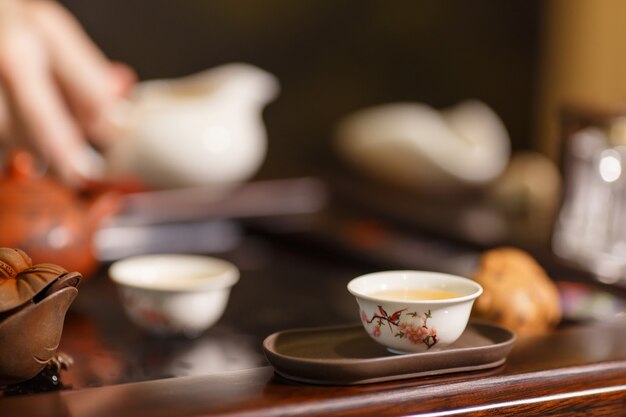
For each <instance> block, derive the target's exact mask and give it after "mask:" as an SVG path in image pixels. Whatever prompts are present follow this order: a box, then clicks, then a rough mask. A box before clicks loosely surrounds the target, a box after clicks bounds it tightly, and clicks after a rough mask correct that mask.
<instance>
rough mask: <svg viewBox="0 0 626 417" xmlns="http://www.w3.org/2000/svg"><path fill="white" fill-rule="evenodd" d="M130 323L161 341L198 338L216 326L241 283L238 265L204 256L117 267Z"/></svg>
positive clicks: (146, 259)
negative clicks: (169, 337) (168, 337)
mask: <svg viewBox="0 0 626 417" xmlns="http://www.w3.org/2000/svg"><path fill="white" fill-rule="evenodd" d="M109 276H110V278H111V280H113V282H115V283H116V284H117V286H118V290H119V293H120V297H121V301H122V305H123V307H124V310H125V312H126V314H127V315H128V317H129V318H130V319H131V321H132V322H134V323H135V324H137V325H138V326H139V327H141V328H143V329H145V330H147V331H148V332H150V333H153V334H157V335H177V334H183V335H186V336H188V337H195V336H198V335H199V334H200V333H202V332H203V331H204V330H206V329H208V328H209V327H211V326H212V325H213V324H215V323H216V322H217V321H218V320H219V319H220V317H221V316H222V314H223V313H224V310H225V309H226V304H227V303H228V297H229V295H230V290H231V288H232V286H233V285H235V284H236V283H237V281H238V280H239V270H238V269H237V267H236V266H235V265H233V264H232V263H230V262H227V261H225V260H222V259H218V258H213V257H208V256H199V255H178V254H163V255H146V256H137V257H131V258H127V259H124V260H121V261H118V262H115V263H113V265H111V268H110V269H109Z"/></svg>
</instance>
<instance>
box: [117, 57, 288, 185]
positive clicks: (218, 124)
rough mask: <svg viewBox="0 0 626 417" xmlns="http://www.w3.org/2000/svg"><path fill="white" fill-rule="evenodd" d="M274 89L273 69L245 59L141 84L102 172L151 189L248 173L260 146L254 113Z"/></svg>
mask: <svg viewBox="0 0 626 417" xmlns="http://www.w3.org/2000/svg"><path fill="white" fill-rule="evenodd" d="M278 90H279V85H278V81H277V79H276V78H275V77H274V76H273V75H271V74H269V73H267V72H265V71H263V70H261V69H259V68H257V67H254V66H252V65H247V64H228V65H223V66H220V67H216V68H213V69H209V70H206V71H204V72H201V73H198V74H195V75H191V76H187V77H184V78H179V79H172V80H153V81H146V82H142V83H140V84H139V85H138V86H137V88H136V91H134V92H133V94H132V95H131V98H130V100H129V102H128V105H127V108H125V109H124V110H123V113H124V114H123V118H122V120H123V122H122V124H121V127H120V129H119V131H118V133H117V135H116V136H117V137H116V138H115V140H114V141H113V143H112V145H111V146H110V147H109V149H108V150H107V152H106V155H105V158H106V162H107V169H108V171H109V173H108V176H109V177H110V178H112V179H115V178H119V177H123V176H129V175H132V176H135V177H138V178H139V179H140V180H142V181H144V182H145V183H146V184H148V185H150V186H152V187H156V188H171V187H188V186H206V185H210V186H215V187H216V188H220V187H229V186H232V185H233V184H236V183H239V182H241V181H244V180H247V179H249V178H250V177H251V176H252V175H254V174H255V173H256V171H257V170H258V169H259V167H260V166H261V164H262V162H263V160H264V157H265V153H266V141H267V138H266V131H265V126H264V124H263V120H262V116H261V113H262V110H263V107H264V106H265V105H266V104H267V103H268V102H270V101H271V100H272V99H274V98H275V97H276V95H277V94H278Z"/></svg>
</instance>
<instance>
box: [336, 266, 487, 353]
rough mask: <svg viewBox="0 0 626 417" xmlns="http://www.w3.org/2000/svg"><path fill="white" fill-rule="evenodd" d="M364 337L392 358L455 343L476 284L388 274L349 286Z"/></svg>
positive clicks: (478, 288) (419, 273)
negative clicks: (365, 335) (388, 352)
mask: <svg viewBox="0 0 626 417" xmlns="http://www.w3.org/2000/svg"><path fill="white" fill-rule="evenodd" d="M348 291H349V292H350V293H351V294H352V295H354V296H355V298H356V300H357V303H358V305H359V309H360V318H361V322H362V324H363V327H364V328H365V331H366V332H367V333H368V334H369V335H370V337H372V339H374V340H375V341H376V342H378V343H380V344H382V345H384V346H386V347H387V348H388V349H389V350H390V351H392V352H394V353H407V352H425V351H428V350H431V349H439V348H442V347H445V346H448V345H450V344H452V343H454V342H455V341H456V340H457V339H458V338H459V337H460V336H461V334H462V333H463V331H464V330H465V327H466V326H467V323H468V320H469V316H470V312H471V309H472V305H473V303H474V300H475V299H476V298H478V297H479V296H480V294H482V291H483V290H482V287H481V286H480V285H479V284H478V283H476V282H475V281H473V280H471V279H468V278H464V277H460V276H455V275H450V274H443V273H438V272H428V271H384V272H375V273H371V274H367V275H363V276H360V277H357V278H355V279H353V280H352V281H350V282H349V283H348Z"/></svg>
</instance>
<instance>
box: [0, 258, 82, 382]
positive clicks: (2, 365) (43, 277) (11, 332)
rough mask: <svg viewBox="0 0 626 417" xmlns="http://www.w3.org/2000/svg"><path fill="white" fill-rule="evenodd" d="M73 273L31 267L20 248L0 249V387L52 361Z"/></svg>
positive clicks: (76, 279) (77, 279)
mask: <svg viewBox="0 0 626 417" xmlns="http://www.w3.org/2000/svg"><path fill="white" fill-rule="evenodd" d="M80 280H81V275H80V274H79V273H78V272H68V271H66V270H65V269H64V268H62V267H60V266H58V265H54V264H39V265H34V266H33V263H32V260H31V259H30V257H29V256H28V255H27V254H26V253H25V252H23V251H22V250H20V249H12V248H0V386H4V385H8V384H14V383H17V382H21V381H25V380H27V379H30V378H32V377H34V376H35V375H37V374H38V373H39V372H40V371H41V370H42V369H43V368H44V367H45V366H46V365H47V364H48V362H50V361H51V360H53V358H54V355H55V353H56V350H57V348H58V346H59V341H60V339H61V332H62V330H63V321H64V320H65V313H66V312H67V309H68V308H69V306H70V304H71V303H72V301H74V299H75V298H76V295H77V294H78V290H77V288H76V287H77V286H78V284H79V282H80Z"/></svg>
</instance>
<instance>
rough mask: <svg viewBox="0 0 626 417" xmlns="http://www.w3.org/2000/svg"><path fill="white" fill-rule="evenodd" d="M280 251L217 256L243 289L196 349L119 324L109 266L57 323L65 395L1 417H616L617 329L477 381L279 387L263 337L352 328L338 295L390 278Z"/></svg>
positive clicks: (249, 249) (303, 252)
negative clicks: (362, 277)
mask: <svg viewBox="0 0 626 417" xmlns="http://www.w3.org/2000/svg"><path fill="white" fill-rule="evenodd" d="M278 241H279V242H278V243H277V240H276V239H273V238H272V239H267V236H263V235H260V236H259V235H254V234H253V235H252V236H248V237H246V238H245V239H244V241H243V242H242V244H241V245H240V246H239V247H238V248H237V250H236V251H234V252H233V253H226V254H222V256H224V257H227V258H229V259H231V260H233V261H234V262H236V263H237V264H238V265H239V266H240V267H241V270H242V279H241V281H240V283H239V284H238V285H237V286H236V287H235V289H234V290H233V293H232V296H231V300H230V303H229V306H228V308H227V311H226V314H225V315H224V317H223V318H222V320H221V321H220V323H219V324H218V325H217V326H216V327H214V328H212V329H210V330H209V331H208V332H207V333H206V334H205V335H203V336H202V337H200V338H198V339H193V340H188V339H157V338H154V337H150V336H148V335H145V334H143V333H142V332H140V331H139V330H138V329H136V328H134V327H133V326H132V325H131V324H130V323H128V321H127V320H126V319H125V317H124V315H123V313H122V310H121V308H120V305H119V303H118V302H117V297H116V295H115V288H114V287H113V286H112V284H111V283H110V282H109V281H108V279H106V265H105V266H104V267H103V270H102V271H101V272H100V273H99V274H98V275H96V276H94V277H92V278H90V280H88V281H87V282H86V283H85V284H84V286H83V287H82V288H81V290H80V291H81V292H80V294H79V297H78V299H77V302H76V303H75V305H73V306H72V309H71V311H70V313H69V314H68V317H67V320H66V327H65V330H64V335H63V339H62V346H61V349H63V351H64V352H66V353H69V354H70V355H72V356H73V357H74V359H75V361H76V364H75V365H74V367H73V368H72V369H71V370H70V371H69V372H68V373H67V374H64V376H63V381H64V383H66V384H67V385H68V386H69V389H66V390H63V391H58V392H54V393H46V394H33V395H25V396H18V397H0V416H3V417H4V416H20V417H21V416H31V415H32V416H90V417H98V416H115V417H125V416H142V415H146V416H202V415H233V416H235V415H237V416H292V415H336V416H350V415H354V416H360V415H379V416H387V415H389V416H391V415H407V414H417V415H419V414H426V415H431V416H432V415H504V416H506V415H565V416H568V415H572V416H573V415H594V416H595V415H599V416H601V415H607V416H619V415H626V411H624V410H626V337H624V334H625V333H626V322H624V321H622V320H623V319H619V318H615V319H613V320H609V319H608V318H606V319H602V320H596V321H592V322H587V323H585V324H583V323H573V324H572V323H569V324H568V325H567V326H564V327H562V328H561V329H559V330H558V331H556V332H555V333H553V334H550V335H546V336H537V337H533V338H526V339H519V340H518V341H517V342H516V345H515V348H514V350H513V352H512V353H511V354H510V355H509V357H508V360H507V362H506V364H505V365H503V366H501V367H498V368H496V369H491V370H487V371H480V372H472V373H459V374H452V375H446V376H440V377H429V378H419V379H410V380H403V381H396V382H388V383H380V384H370V385H361V386H315V385H307V384H301V383H296V382H292V381H289V380H286V379H284V378H282V377H279V376H276V375H275V374H274V372H273V369H272V368H271V367H269V366H267V362H266V360H265V359H264V357H263V356H262V353H261V342H262V340H263V338H264V337H265V336H267V335H268V334H270V333H273V332H275V331H278V330H284V329H288V328H294V327H308V326H318V325H332V324H340V323H348V322H356V321H358V315H357V309H356V305H355V303H354V300H353V299H352V298H351V296H350V295H349V294H348V293H347V291H346V290H345V284H346V283H347V282H348V281H349V280H350V279H351V278H352V277H354V276H356V275H358V274H361V273H364V272H369V271H372V270H376V269H383V268H392V267H394V266H395V265H394V264H393V263H391V262H390V263H387V264H386V263H385V262H386V261H384V260H380V259H369V261H370V262H365V261H363V260H359V259H357V257H354V256H345V254H343V255H339V254H338V252H324V251H323V250H322V249H320V248H319V247H318V246H316V245H299V244H294V242H293V241H282V243H280V239H279V240H278ZM468 255H471V253H468ZM431 258H432V257H431ZM430 261H434V260H433V259H430ZM415 266H416V267H418V266H419V265H415ZM442 268H443V266H442ZM566 275H567V274H566ZM560 278H571V276H569V275H567V276H564V277H560Z"/></svg>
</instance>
